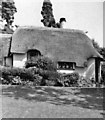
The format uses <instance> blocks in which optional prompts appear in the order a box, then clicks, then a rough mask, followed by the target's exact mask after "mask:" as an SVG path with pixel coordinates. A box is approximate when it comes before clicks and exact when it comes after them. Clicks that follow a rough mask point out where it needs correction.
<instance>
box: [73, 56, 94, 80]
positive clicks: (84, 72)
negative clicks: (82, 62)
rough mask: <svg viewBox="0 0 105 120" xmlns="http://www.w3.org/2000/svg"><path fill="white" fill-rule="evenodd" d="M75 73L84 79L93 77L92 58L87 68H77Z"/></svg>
mask: <svg viewBox="0 0 105 120" xmlns="http://www.w3.org/2000/svg"><path fill="white" fill-rule="evenodd" d="M75 71H76V72H79V74H80V75H81V76H84V77H85V78H91V77H95V59H94V58H92V59H90V60H89V61H88V66H87V67H85V68H79V67H77V68H76V70H75Z"/></svg>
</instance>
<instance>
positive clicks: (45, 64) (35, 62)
mask: <svg viewBox="0 0 105 120" xmlns="http://www.w3.org/2000/svg"><path fill="white" fill-rule="evenodd" d="M25 67H26V68H29V67H36V68H40V69H42V70H49V71H56V70H57V67H56V64H55V63H54V62H53V61H52V60H50V59H49V58H47V57H43V56H41V57H37V58H32V59H30V60H27V61H26V63H25Z"/></svg>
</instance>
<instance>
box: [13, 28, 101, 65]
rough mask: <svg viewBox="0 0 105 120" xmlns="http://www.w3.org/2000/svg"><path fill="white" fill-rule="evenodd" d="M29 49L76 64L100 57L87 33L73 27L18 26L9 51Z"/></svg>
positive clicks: (16, 51) (17, 51)
mask: <svg viewBox="0 0 105 120" xmlns="http://www.w3.org/2000/svg"><path fill="white" fill-rule="evenodd" d="M30 49H37V50H39V51H40V52H41V53H42V55H44V56H47V57H49V58H51V59H54V60H56V61H69V62H76V65H77V66H84V62H87V59H89V58H91V57H101V56H100V54H99V53H98V52H97V51H96V50H95V49H94V47H93V45H92V42H91V40H90V39H89V38H88V37H87V35H86V34H85V33H84V32H82V31H80V30H73V29H72V30H70V29H58V28H45V27H42V28H36V27H32V26H31V27H20V28H18V29H17V30H16V31H15V33H14V34H13V38H12V46H11V52H13V53H26V52H27V51H28V50H30Z"/></svg>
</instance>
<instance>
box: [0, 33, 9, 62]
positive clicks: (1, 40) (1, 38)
mask: <svg viewBox="0 0 105 120" xmlns="http://www.w3.org/2000/svg"><path fill="white" fill-rule="evenodd" d="M10 41H11V35H10V34H0V60H2V58H3V57H7V56H8V54H9V52H10V51H9V50H10Z"/></svg>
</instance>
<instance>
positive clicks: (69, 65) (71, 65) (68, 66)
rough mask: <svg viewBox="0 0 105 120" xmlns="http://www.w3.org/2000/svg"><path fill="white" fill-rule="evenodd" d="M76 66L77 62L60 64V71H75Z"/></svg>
mask: <svg viewBox="0 0 105 120" xmlns="http://www.w3.org/2000/svg"><path fill="white" fill-rule="evenodd" d="M75 66H76V63H75V62H58V69H62V70H74V69H75Z"/></svg>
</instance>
